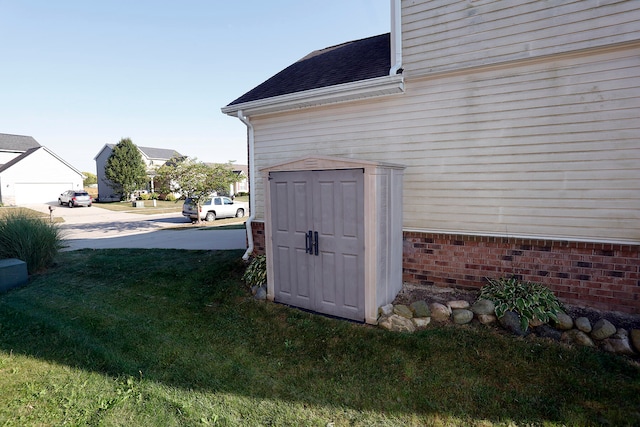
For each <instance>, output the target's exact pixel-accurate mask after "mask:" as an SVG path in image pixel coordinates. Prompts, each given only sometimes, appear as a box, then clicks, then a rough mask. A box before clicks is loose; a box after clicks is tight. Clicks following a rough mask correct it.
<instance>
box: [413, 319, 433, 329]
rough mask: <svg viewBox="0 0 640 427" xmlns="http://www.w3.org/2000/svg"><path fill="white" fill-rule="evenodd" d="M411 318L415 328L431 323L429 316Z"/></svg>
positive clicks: (424, 326) (421, 327)
mask: <svg viewBox="0 0 640 427" xmlns="http://www.w3.org/2000/svg"><path fill="white" fill-rule="evenodd" d="M411 320H412V321H413V324H414V325H415V327H416V328H417V329H423V328H426V327H427V326H428V325H429V323H431V317H414V318H413V319H411Z"/></svg>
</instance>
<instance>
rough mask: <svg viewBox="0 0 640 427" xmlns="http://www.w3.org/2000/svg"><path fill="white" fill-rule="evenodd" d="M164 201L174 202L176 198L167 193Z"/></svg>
mask: <svg viewBox="0 0 640 427" xmlns="http://www.w3.org/2000/svg"><path fill="white" fill-rule="evenodd" d="M164 199H165V200H166V201H168V202H175V200H176V196H174V195H173V193H169V194H167V195H165V196H164Z"/></svg>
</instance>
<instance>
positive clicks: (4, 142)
mask: <svg viewBox="0 0 640 427" xmlns="http://www.w3.org/2000/svg"><path fill="white" fill-rule="evenodd" d="M40 146H41V145H40V144H39V143H38V141H36V140H35V139H33V137H31V136H24V135H10V134H7V133H0V150H7V151H17V152H21V153H24V152H25V151H27V150H30V149H32V148H37V147H40Z"/></svg>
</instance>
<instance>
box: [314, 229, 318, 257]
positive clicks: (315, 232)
mask: <svg viewBox="0 0 640 427" xmlns="http://www.w3.org/2000/svg"><path fill="white" fill-rule="evenodd" d="M313 240H314V242H313V243H314V244H313V247H314V255H315V256H318V232H317V231H314V232H313Z"/></svg>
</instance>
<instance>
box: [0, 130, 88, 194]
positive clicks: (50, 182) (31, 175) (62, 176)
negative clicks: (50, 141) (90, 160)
mask: <svg viewBox="0 0 640 427" xmlns="http://www.w3.org/2000/svg"><path fill="white" fill-rule="evenodd" d="M83 179H84V175H83V174H82V172H80V171H79V170H78V169H76V168H74V167H73V166H71V165H70V164H69V163H67V162H66V161H65V160H64V159H62V158H61V157H60V156H58V155H57V154H55V153H54V152H53V151H51V150H50V149H48V148H47V147H44V146H42V145H40V144H39V143H38V141H36V140H35V139H34V138H33V137H31V136H25V135H11V134H5V133H0V203H2V204H3V205H5V206H14V205H27V204H36V203H49V202H55V201H56V200H57V198H58V196H59V195H60V193H62V192H64V191H66V190H75V189H82V188H83V184H82V181H83Z"/></svg>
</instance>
